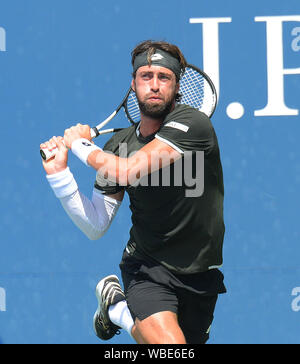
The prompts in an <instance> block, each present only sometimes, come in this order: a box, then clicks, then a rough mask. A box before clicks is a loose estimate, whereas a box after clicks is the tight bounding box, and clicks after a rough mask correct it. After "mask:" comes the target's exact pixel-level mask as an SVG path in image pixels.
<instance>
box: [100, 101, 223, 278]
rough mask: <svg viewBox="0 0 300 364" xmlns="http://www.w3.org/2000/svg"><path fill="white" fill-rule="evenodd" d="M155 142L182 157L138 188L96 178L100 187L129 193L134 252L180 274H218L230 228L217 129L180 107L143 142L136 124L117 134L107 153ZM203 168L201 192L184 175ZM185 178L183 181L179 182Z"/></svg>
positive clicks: (198, 114)
mask: <svg viewBox="0 0 300 364" xmlns="http://www.w3.org/2000/svg"><path fill="white" fill-rule="evenodd" d="M154 138H158V139H159V140H161V141H163V142H165V143H168V144H169V145H171V146H172V147H173V148H174V149H176V150H178V151H179V152H180V153H181V154H182V158H181V159H179V160H178V161H176V162H175V163H173V164H171V166H170V167H166V168H169V169H166V168H164V169H161V170H159V171H157V172H154V173H152V174H151V175H149V176H146V177H144V179H143V180H142V181H140V183H139V184H137V185H134V186H119V185H117V184H115V183H109V184H107V180H104V178H103V177H102V176H101V175H100V174H97V178H96V182H95V187H96V188H98V189H100V190H101V191H102V192H103V193H104V194H108V195H109V194H114V193H117V192H118V191H121V190H122V189H125V190H126V192H127V193H128V195H129V199H130V209H131V212H132V228H131V230H130V239H129V247H130V249H131V250H132V251H133V252H134V253H133V254H136V256H139V257H142V258H143V259H150V260H152V261H155V262H159V263H160V264H162V265H163V266H165V267H166V268H167V269H169V270H170V271H172V272H174V273H177V274H193V273H198V272H204V271H207V270H213V269H214V268H216V267H218V266H220V265H222V245H223V238H224V230H225V229H224V222H223V197H224V188H223V173H222V166H221V161H220V153H219V147H218V141H217V137H216V134H215V132H214V129H213V126H212V124H211V122H210V120H209V118H208V117H207V116H206V115H205V114H203V113H201V112H199V111H198V110H196V109H194V108H191V107H189V106H186V105H176V107H175V109H174V110H173V111H172V112H171V113H170V114H169V115H168V116H167V117H166V119H165V120H164V122H163V124H162V126H161V128H160V130H159V131H158V132H157V133H155V134H154V135H150V136H148V137H147V138H143V137H142V136H141V135H140V134H139V133H138V131H137V126H131V127H129V128H126V129H124V130H122V131H120V132H118V133H116V134H115V135H114V136H113V137H112V138H111V139H110V140H109V141H108V142H107V143H106V145H105V147H104V150H105V151H109V152H112V153H114V154H115V155H119V156H121V157H127V156H129V155H130V154H131V153H132V152H135V151H138V150H139V149H141V148H142V147H143V146H144V145H146V144H147V143H149V142H150V141H151V140H153V139H154ZM197 152H198V153H197ZM199 152H200V153H199ZM201 153H202V154H201ZM186 155H187V157H186ZM201 156H202V162H204V164H203V163H202V162H201ZM203 156H204V160H203ZM201 163H202V164H201ZM180 164H181V166H182V168H180ZM202 167H203V171H204V177H203V176H202V177H203V182H204V191H203V190H201V189H200V190H201V191H200V193H199V191H197V188H195V186H193V187H190V181H191V178H190V179H187V178H184V177H185V173H186V170H188V169H189V170H190V173H189V174H190V175H192V176H193V177H195V176H197V173H198V172H199V168H200V169H201V168H202ZM155 174H156V176H155ZM198 175H199V176H200V177H201V173H198ZM202 175H203V173H202ZM166 176H167V177H168V178H169V180H168V183H167V184H168V185H167V186H166V185H165V180H164V177H166ZM180 176H181V182H182V183H178V179H179V180H180V178H179V177H180ZM199 176H198V177H199ZM168 178H167V179H168ZM186 180H188V181H189V182H187V181H186ZM202 192H203V193H202Z"/></svg>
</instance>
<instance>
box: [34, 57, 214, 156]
mask: <svg viewBox="0 0 300 364" xmlns="http://www.w3.org/2000/svg"><path fill="white" fill-rule="evenodd" d="M179 93H180V95H181V99H180V101H179V102H178V103H180V104H185V105H189V106H192V107H194V108H195V109H198V110H199V111H202V112H203V113H205V114H206V115H207V116H208V117H209V118H211V117H212V115H213V113H214V112H215V109H216V106H217V93H216V89H215V86H214V84H213V82H212V81H211V79H210V78H209V76H208V75H207V74H206V73H205V72H204V71H202V70H200V69H199V68H198V67H196V66H193V65H191V64H189V65H188V66H187V67H186V69H185V72H184V74H183V75H182V77H181V79H180V89H179ZM121 109H124V111H125V114H126V117H127V119H128V121H129V122H130V123H131V124H132V125H135V124H137V123H138V122H140V120H141V116H140V109H139V104H138V100H137V98H136V95H135V92H134V91H133V90H132V88H131V87H130V88H129V90H128V91H127V94H126V95H125V97H124V99H123V101H122V102H121V103H120V105H119V106H118V107H117V108H116V110H115V111H114V112H113V113H112V114H111V115H109V116H108V118H106V119H105V120H104V121H102V122H101V123H100V124H99V125H97V126H95V127H93V128H91V138H92V139H93V138H96V137H97V136H99V135H103V134H107V133H114V132H118V131H120V130H122V129H123V128H112V129H105V130H102V128H103V127H104V126H105V125H106V124H108V123H109V122H110V121H111V120H112V119H113V118H114V117H115V116H116V115H117V114H118V112H119V111H120V110H121ZM56 152H57V149H52V150H51V151H49V150H48V149H41V150H40V154H41V157H42V158H43V159H44V160H45V161H47V160H49V159H50V158H52V157H53V156H54V155H55V154H56Z"/></svg>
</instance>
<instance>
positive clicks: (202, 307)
mask: <svg viewBox="0 0 300 364" xmlns="http://www.w3.org/2000/svg"><path fill="white" fill-rule="evenodd" d="M217 298H218V296H217V295H213V296H202V295H196V294H194V293H188V292H184V293H183V294H179V297H178V300H179V305H178V322H179V325H180V327H181V329H182V331H183V333H184V336H185V338H186V341H187V343H188V344H205V343H206V342H207V340H208V339H209V332H210V327H211V324H212V321H213V318H214V310H215V306H216V302H217Z"/></svg>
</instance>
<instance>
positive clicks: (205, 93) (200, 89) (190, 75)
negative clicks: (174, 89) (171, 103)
mask: <svg viewBox="0 0 300 364" xmlns="http://www.w3.org/2000/svg"><path fill="white" fill-rule="evenodd" d="M179 93H180V95H181V99H180V101H179V103H180V104H185V105H189V106H192V107H194V108H195V109H197V110H199V111H201V112H203V113H204V114H205V115H207V116H208V117H209V118H211V117H212V116H213V114H214V112H215V110H216V107H217V102H218V97H217V92H216V88H215V85H214V84H213V82H212V80H211V79H210V78H209V76H208V75H207V74H206V73H205V72H204V71H202V70H201V69H200V68H198V67H196V66H194V65H191V64H188V65H187V67H186V69H185V71H184V74H183V75H182V77H181V79H180V89H179Z"/></svg>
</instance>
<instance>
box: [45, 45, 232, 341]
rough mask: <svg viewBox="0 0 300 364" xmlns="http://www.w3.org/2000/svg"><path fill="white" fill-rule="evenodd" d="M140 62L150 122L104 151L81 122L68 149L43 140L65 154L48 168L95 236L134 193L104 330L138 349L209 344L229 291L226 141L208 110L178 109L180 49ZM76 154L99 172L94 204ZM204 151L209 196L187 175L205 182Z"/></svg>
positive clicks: (139, 55)
mask: <svg viewBox="0 0 300 364" xmlns="http://www.w3.org/2000/svg"><path fill="white" fill-rule="evenodd" d="M132 66H133V79H132V88H133V90H134V91H135V92H136V95H137V99H138V101H139V107H140V110H141V121H140V123H139V124H138V125H135V126H130V127H128V128H126V129H124V130H122V131H120V132H118V133H116V134H115V135H114V136H113V137H112V138H111V139H110V140H109V141H108V142H107V143H106V145H105V146H104V148H103V150H102V149H100V148H99V147H97V146H96V145H95V144H93V143H92V142H91V137H90V127H89V126H88V125H81V124H77V125H76V126H74V127H72V128H70V129H67V130H66V131H65V133H64V137H63V140H64V143H65V144H64V143H63V142H62V138H61V137H53V138H52V139H50V140H49V141H47V142H46V143H43V144H41V146H40V147H41V148H48V149H50V150H51V149H54V148H56V147H57V148H58V153H57V154H56V156H55V157H54V158H52V159H51V160H49V161H48V162H43V165H44V168H45V170H46V172H47V179H48V181H49V183H50V185H51V187H52V188H53V190H54V192H55V194H56V196H57V197H58V198H59V199H60V201H61V203H62V206H63V207H64V209H65V210H66V212H67V213H68V215H69V216H70V218H71V219H72V220H73V222H74V223H75V224H76V225H77V226H78V227H79V228H80V229H81V230H82V231H83V232H84V233H85V234H86V235H87V236H88V237H89V238H90V239H98V238H100V237H101V236H102V235H103V234H104V233H105V232H106V231H107V229H108V228H109V226H110V224H111V222H112V220H113V218H114V216H115V215H116V213H117V211H118V208H119V206H120V204H121V202H122V200H123V197H124V193H125V192H127V193H128V195H129V199H130V209H131V214H132V227H131V230H130V237H129V241H128V243H127V245H126V247H125V249H124V252H123V257H122V260H121V263H120V269H121V274H122V280H123V286H124V291H123V290H122V288H121V285H120V282H119V280H118V277H116V276H114V275H111V276H108V277H105V278H103V279H102V280H101V281H100V282H99V283H98V285H97V287H96V296H97V298H98V303H99V305H98V309H97V311H96V313H95V316H94V328H95V331H96V334H97V335H98V336H99V337H100V338H101V339H103V340H109V339H110V338H112V337H113V336H114V335H115V334H116V333H118V330H119V329H120V328H123V329H125V330H126V331H127V332H128V333H129V334H130V335H131V336H132V337H133V338H134V339H135V340H136V341H137V343H148V344H184V343H193V344H200V343H205V342H207V340H208V338H209V332H210V327H211V324H212V321H213V315H214V310H215V305H216V302H217V298H218V295H219V294H221V293H225V292H226V288H225V286H224V283H223V278H224V277H223V274H222V272H221V271H220V270H219V267H220V266H221V265H222V261H223V258H222V246H223V238H224V230H225V229H224V222H223V198H224V187H223V173H222V166H221V161H220V152H219V146H218V141H217V137H216V134H215V131H214V128H213V126H212V124H211V122H210V120H209V118H208V117H207V116H206V115H205V114H203V113H201V112H199V111H198V110H196V109H193V108H191V107H189V106H186V105H181V104H178V103H176V101H178V99H179V98H180V95H179V94H178V91H179V82H180V77H181V75H182V73H183V71H184V69H185V67H186V61H185V58H184V56H183V54H182V52H181V51H180V50H179V48H178V47H177V46H175V45H172V44H169V43H167V42H154V41H145V42H142V43H140V44H139V45H138V46H137V47H136V48H135V49H134V50H133V52H132ZM65 145H66V146H65ZM67 148H69V149H71V150H72V152H73V153H74V154H75V155H76V156H77V157H78V158H80V159H81V160H82V161H83V162H84V163H85V164H86V165H89V166H91V167H92V168H94V169H95V170H96V171H97V175H96V182H95V184H94V189H93V194H92V198H91V200H90V199H88V198H87V197H86V196H84V195H83V194H82V193H81V192H80V190H79V189H78V186H77V183H76V181H75V179H74V176H73V174H72V173H71V171H70V169H69V167H68V166H67V155H68V149H67ZM186 155H188V156H189V158H186ZM199 155H200V156H201V155H202V156H204V167H203V172H204V175H203V176H202V177H203V181H204V190H203V189H201V188H200V189H199V188H196V187H197V186H194V187H193V188H192V187H191V185H190V183H187V182H186V180H185V179H184V178H181V179H180V178H179V177H183V176H186V174H187V172H186V171H187V169H191V173H192V175H193V177H195V176H198V177H199V174H198V172H199V170H201V166H200V164H201V163H200V164H199V160H200V158H199V159H198V156H199ZM197 161H198V162H197ZM179 167H181V168H179ZM167 172H168V173H167ZM202 174H203V173H202ZM166 175H167V176H168V177H169V178H167V179H166V178H165V176H166ZM199 178H200V177H199ZM199 178H198V179H199ZM196 179H197V178H196ZM166 180H167V183H166ZM194 180H195V179H194ZM178 181H180V183H178Z"/></svg>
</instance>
